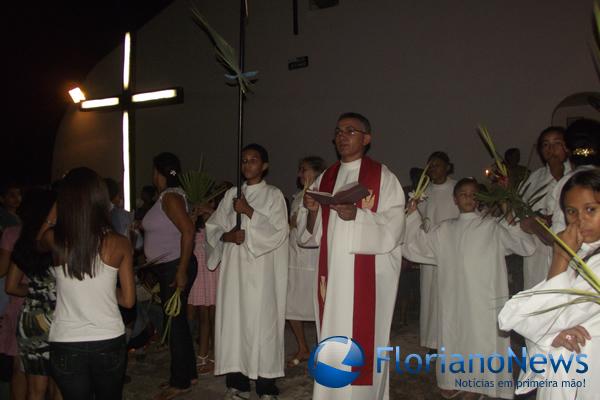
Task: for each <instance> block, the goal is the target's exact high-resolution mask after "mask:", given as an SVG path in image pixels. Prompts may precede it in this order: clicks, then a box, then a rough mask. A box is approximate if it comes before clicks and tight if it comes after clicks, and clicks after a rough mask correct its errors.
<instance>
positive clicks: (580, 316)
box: [498, 242, 600, 400]
mask: <svg viewBox="0 0 600 400" xmlns="http://www.w3.org/2000/svg"><path fill="white" fill-rule="evenodd" d="M599 246H600V242H595V243H591V244H585V243H584V244H583V245H582V248H581V249H580V250H579V252H578V254H579V255H580V256H581V257H584V256H585V255H586V254H590V253H591V252H592V251H594V250H595V249H597V248H598V247H599ZM587 264H588V266H589V267H590V268H591V269H592V271H593V272H594V273H595V274H596V275H597V276H600V255H596V256H593V257H591V258H590V259H589V260H588V261H587ZM570 288H575V289H581V290H586V291H591V292H594V289H593V288H592V287H591V286H590V285H589V284H588V283H587V282H586V281H585V280H584V279H583V278H581V277H580V276H579V275H578V274H576V273H575V272H574V271H573V270H571V269H569V270H567V271H565V272H563V273H561V274H559V275H556V276H554V277H553V278H551V279H548V280H544V281H543V282H541V283H539V284H538V285H536V286H535V287H533V288H532V289H531V290H527V291H523V292H520V293H518V294H516V295H515V296H513V297H512V298H511V299H510V300H509V301H508V302H506V304H505V305H504V308H503V309H502V311H500V314H499V315H498V322H499V324H500V328H501V329H503V330H506V331H509V330H511V329H512V330H514V331H516V332H518V333H519V334H520V335H522V336H524V337H525V338H527V339H529V340H530V341H531V343H532V344H533V346H528V354H529V355H532V354H536V353H540V354H545V355H547V356H548V357H549V356H550V355H552V357H553V358H554V359H555V360H556V359H558V357H559V356H560V355H562V356H563V358H564V359H565V360H568V359H569V357H570V355H571V352H570V351H568V350H566V349H565V348H562V347H561V348H555V347H552V341H553V340H554V338H555V337H556V335H557V334H558V333H560V332H561V331H562V330H565V329H568V328H572V327H575V326H577V325H581V326H583V327H584V328H585V329H587V331H588V332H589V333H590V335H591V337H592V340H589V341H587V342H586V344H585V346H583V347H582V348H581V353H583V354H586V355H587V356H588V357H587V358H586V359H585V362H586V363H587V364H588V367H589V370H588V371H587V372H585V373H577V372H576V368H579V365H578V364H577V363H576V362H575V359H573V366H572V367H571V369H570V370H569V372H567V371H565V369H563V368H561V369H559V370H558V371H557V373H555V372H554V371H553V370H552V369H551V368H550V367H549V366H548V367H547V368H545V371H544V373H541V374H537V373H535V372H534V371H532V370H531V369H528V371H527V372H521V375H520V377H519V380H520V381H522V382H526V381H544V380H553V381H558V382H559V383H558V384H559V387H558V388H552V387H544V388H539V389H538V391H537V399H543V400H571V399H578V400H599V399H600V379H599V377H600V304H596V303H581V304H573V305H570V306H568V307H564V308H558V309H556V310H552V311H548V312H545V313H541V314H537V315H532V313H535V312H538V311H543V310H546V309H549V308H552V307H554V306H558V305H561V304H565V303H568V302H570V301H571V300H573V299H575V296H572V295H568V294H536V295H531V296H527V293H531V292H534V291H537V290H553V289H570ZM571 379H574V380H576V381H583V379H585V381H586V385H585V387H581V388H569V387H566V388H563V387H560V386H562V385H561V381H566V380H569V381H570V380H571ZM531 390H533V389H530V388H527V387H525V386H524V387H522V388H521V389H518V390H517V391H516V394H523V393H527V392H529V391H531Z"/></svg>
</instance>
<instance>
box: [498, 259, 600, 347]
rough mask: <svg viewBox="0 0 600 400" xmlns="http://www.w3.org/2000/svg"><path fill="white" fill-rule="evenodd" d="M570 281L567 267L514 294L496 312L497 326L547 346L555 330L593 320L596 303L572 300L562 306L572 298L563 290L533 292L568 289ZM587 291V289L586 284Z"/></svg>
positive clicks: (599, 313) (598, 308)
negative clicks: (498, 312) (572, 302)
mask: <svg viewBox="0 0 600 400" xmlns="http://www.w3.org/2000/svg"><path fill="white" fill-rule="evenodd" d="M574 281H575V279H574V278H573V271H572V270H567V271H565V272H563V273H561V274H559V275H556V276H555V277H553V278H552V279H549V280H546V281H543V282H541V283H539V284H538V285H536V286H534V287H533V288H532V289H530V290H527V291H524V292H520V293H518V294H516V295H515V296H513V298H512V299H510V300H509V301H508V302H506V304H505V305H504V308H503V309H502V310H501V311H500V314H499V315H498V323H499V326H500V329H502V330H505V331H509V330H511V329H512V330H514V331H515V332H518V333H519V334H520V335H522V336H524V337H526V338H528V339H529V340H531V341H533V342H536V343H538V344H539V345H542V346H550V344H551V343H552V341H553V340H554V338H555V337H556V335H557V334H558V333H559V332H561V331H563V330H565V329H568V328H572V327H574V326H577V325H581V324H584V323H586V322H588V321H590V319H592V318H595V319H597V318H598V317H599V316H600V305H598V304H596V303H592V302H584V303H575V304H571V305H568V306H564V307H563V305H566V304H567V303H569V302H571V301H573V300H574V299H575V298H576V297H575V296H573V295H570V294H563V293H551V294H540V293H538V294H535V292H537V291H541V290H556V289H569V288H572V287H573V283H574ZM584 285H587V283H586V284H584ZM587 290H591V288H590V287H589V285H588V286H587Z"/></svg>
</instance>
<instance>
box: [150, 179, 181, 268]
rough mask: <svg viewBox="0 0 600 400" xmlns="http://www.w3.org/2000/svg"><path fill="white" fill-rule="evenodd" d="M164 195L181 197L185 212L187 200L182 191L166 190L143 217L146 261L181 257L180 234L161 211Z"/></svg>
mask: <svg viewBox="0 0 600 400" xmlns="http://www.w3.org/2000/svg"><path fill="white" fill-rule="evenodd" d="M166 193H177V194H179V195H181V196H183V199H184V201H185V203H186V210H187V199H186V196H185V192H184V191H183V189H181V188H167V189H165V190H164V191H163V192H162V193H161V194H160V197H159V198H158V201H157V202H156V203H154V205H153V206H152V208H151V209H150V210H148V212H147V213H146V215H145V216H144V219H143V220H142V227H143V228H144V254H146V259H147V260H148V261H151V260H158V261H157V262H158V263H165V262H169V261H173V260H177V259H178V258H179V257H180V256H181V232H179V229H177V227H176V226H175V224H174V223H173V222H172V221H171V220H170V219H169V217H168V216H167V214H165V212H164V210H163V209H162V198H163V196H164V195H165V194H166Z"/></svg>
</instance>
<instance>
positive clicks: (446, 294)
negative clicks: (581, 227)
mask: <svg viewBox="0 0 600 400" xmlns="http://www.w3.org/2000/svg"><path fill="white" fill-rule="evenodd" d="M477 190H478V185H477V181H475V180H474V179H470V178H467V179H462V180H460V181H459V182H458V183H457V185H456V187H455V189H454V193H455V195H454V199H455V201H456V204H457V205H458V208H459V209H460V212H461V213H460V215H459V216H458V218H455V219H451V220H446V221H444V222H442V223H441V224H439V225H437V226H436V227H434V228H432V230H431V231H429V232H428V233H425V232H424V231H423V230H422V229H421V227H420V226H421V219H420V218H419V215H418V213H414V212H412V213H411V214H410V215H409V216H408V219H407V226H406V238H405V243H404V246H403V255H404V257H406V258H408V259H409V260H412V261H415V262H426V263H429V264H434V265H439V267H437V268H438V285H437V288H436V290H437V292H438V295H439V298H440V300H441V301H440V309H439V316H440V326H439V329H440V343H438V345H439V348H438V354H442V353H445V354H446V355H447V360H448V363H449V362H451V361H452V358H451V356H450V355H451V354H460V355H462V356H463V358H464V359H465V360H468V357H469V354H482V355H484V356H486V357H488V356H490V355H491V354H493V353H500V354H505V353H506V350H507V348H508V347H510V339H509V337H508V336H506V335H502V334H501V332H500V331H499V330H498V328H497V323H496V318H497V314H498V310H499V309H500V308H501V307H502V305H503V303H504V301H506V299H507V298H508V281H507V272H506V262H505V256H506V255H508V254H511V253H517V254H520V255H529V254H531V253H532V252H533V250H534V246H535V245H534V242H533V238H532V237H531V235H529V234H527V233H525V232H523V231H522V230H521V229H520V228H519V227H518V226H514V225H509V224H508V223H506V221H502V222H499V221H498V220H496V219H494V218H492V217H485V218H484V217H482V216H480V215H479V214H478V213H477V212H476V209H477V201H476V200H475V197H474V196H475V193H476V192H477ZM411 211H414V206H413V207H411V209H409V212H411ZM442 349H443V350H442ZM436 364H437V368H436V369H437V371H436V372H437V384H438V386H439V387H440V389H442V396H444V397H447V398H450V397H452V396H454V395H456V391H457V390H465V389H464V388H462V387H457V386H456V380H457V379H462V380H471V381H479V382H483V381H486V382H494V383H496V384H495V385H490V386H487V387H469V388H468V390H465V391H469V392H471V393H480V394H483V395H486V396H490V397H500V398H505V399H510V398H512V397H513V389H512V388H502V387H499V385H498V382H500V381H506V380H508V381H512V375H511V373H509V372H508V371H507V370H506V369H504V370H503V371H502V372H501V373H492V372H490V371H489V370H486V371H485V372H484V373H480V370H479V365H476V368H475V369H474V370H473V372H472V373H471V372H470V371H469V370H468V369H465V373H462V372H461V373H451V372H449V370H448V366H446V370H445V372H442V370H441V368H440V364H441V361H440V360H438V361H437V362H436ZM467 364H468V363H467ZM475 398H477V397H475Z"/></svg>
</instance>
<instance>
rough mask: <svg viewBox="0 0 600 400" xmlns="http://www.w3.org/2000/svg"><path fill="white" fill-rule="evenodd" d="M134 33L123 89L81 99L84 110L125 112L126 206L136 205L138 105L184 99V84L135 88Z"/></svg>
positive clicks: (128, 48)
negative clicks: (107, 95)
mask: <svg viewBox="0 0 600 400" xmlns="http://www.w3.org/2000/svg"><path fill="white" fill-rule="evenodd" d="M133 49H134V46H133V42H132V38H131V33H129V32H127V33H126V34H125V41H124V44H123V91H122V92H121V93H120V94H118V95H116V96H114V97H107V98H103V99H91V100H86V101H82V102H81V103H79V110H80V111H109V110H121V111H122V112H123V128H122V129H123V135H122V136H123V137H122V140H123V200H124V205H125V209H126V210H127V211H131V210H134V209H135V123H134V122H135V118H134V116H135V109H136V108H138V107H152V106H159V105H166V104H176V103H181V102H183V88H181V87H172V88H168V89H161V90H156V91H152V92H140V93H135V92H134V89H133V87H134V81H135V80H134V72H135V65H134V62H135V57H134V51H133Z"/></svg>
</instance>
